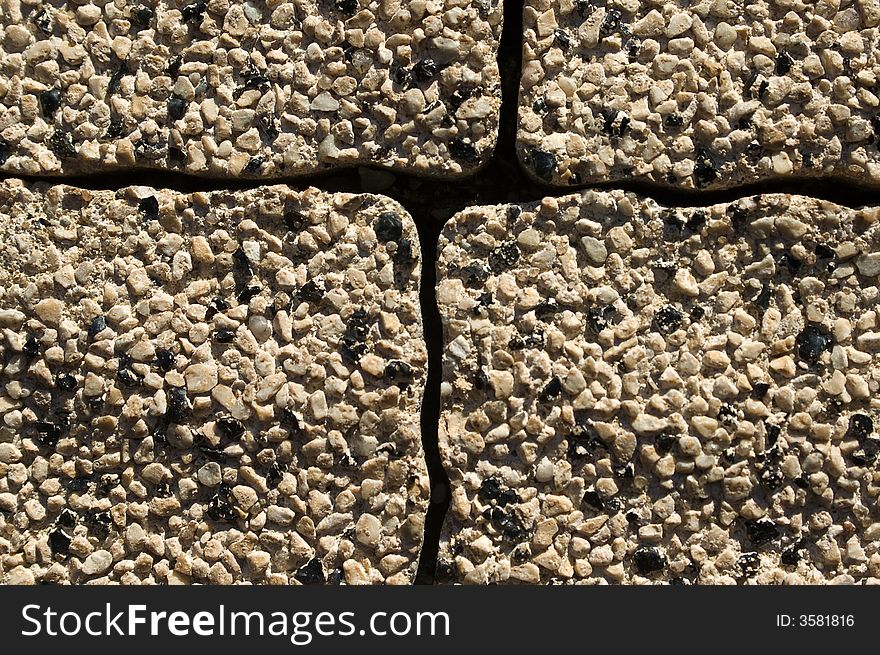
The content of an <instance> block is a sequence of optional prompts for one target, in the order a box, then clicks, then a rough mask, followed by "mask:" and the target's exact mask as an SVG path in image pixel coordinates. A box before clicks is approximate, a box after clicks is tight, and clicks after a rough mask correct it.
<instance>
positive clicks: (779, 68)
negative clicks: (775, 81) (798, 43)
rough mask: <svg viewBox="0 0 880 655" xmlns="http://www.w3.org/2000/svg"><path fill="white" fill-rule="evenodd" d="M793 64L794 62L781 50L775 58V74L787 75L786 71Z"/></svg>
mask: <svg viewBox="0 0 880 655" xmlns="http://www.w3.org/2000/svg"><path fill="white" fill-rule="evenodd" d="M793 63H794V60H793V59H792V58H791V55H790V54H788V53H787V52H786V51H785V50H782V51H781V52H780V53H779V54H778V55H777V56H776V74H777V75H787V74H788V71H790V70H791V65H792V64H793Z"/></svg>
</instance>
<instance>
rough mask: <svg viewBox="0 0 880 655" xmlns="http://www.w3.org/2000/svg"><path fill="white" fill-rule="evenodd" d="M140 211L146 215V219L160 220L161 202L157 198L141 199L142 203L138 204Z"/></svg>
mask: <svg viewBox="0 0 880 655" xmlns="http://www.w3.org/2000/svg"><path fill="white" fill-rule="evenodd" d="M138 211H139V212H140V213H141V214H143V215H144V218H158V217H159V201H158V200H157V199H156V196H147V197H146V198H141V200H140V202H138Z"/></svg>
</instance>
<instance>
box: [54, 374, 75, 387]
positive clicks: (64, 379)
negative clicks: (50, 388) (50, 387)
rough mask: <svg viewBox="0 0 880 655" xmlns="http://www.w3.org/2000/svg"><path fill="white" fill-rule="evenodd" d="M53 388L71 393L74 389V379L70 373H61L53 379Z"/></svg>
mask: <svg viewBox="0 0 880 655" xmlns="http://www.w3.org/2000/svg"><path fill="white" fill-rule="evenodd" d="M55 386H56V387H58V388H59V389H61V390H62V391H73V390H74V389H76V377H75V376H73V375H71V374H70V373H62V374H61V375H59V376H57V377H56V378H55Z"/></svg>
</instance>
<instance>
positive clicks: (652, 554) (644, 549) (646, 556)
mask: <svg viewBox="0 0 880 655" xmlns="http://www.w3.org/2000/svg"><path fill="white" fill-rule="evenodd" d="M633 564H635V567H636V570H637V571H638V572H639V573H641V574H642V575H647V574H649V573H656V572H657V571H662V570H663V569H664V568H665V567H666V556H665V555H664V554H663V553H661V552H660V550H659V549H658V548H656V547H655V546H641V547H639V548H637V549H636V551H635V552H634V553H633Z"/></svg>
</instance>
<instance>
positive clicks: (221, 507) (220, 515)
mask: <svg viewBox="0 0 880 655" xmlns="http://www.w3.org/2000/svg"><path fill="white" fill-rule="evenodd" d="M208 516H210V517H211V518H212V519H214V520H215V521H229V522H232V521H234V520H235V517H236V513H235V508H234V507H233V506H232V490H231V489H230V488H229V486H228V485H226V484H225V483H221V484H220V486H219V487H217V493H215V494H214V495H213V496H212V497H211V500H210V501H209V502H208Z"/></svg>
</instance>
